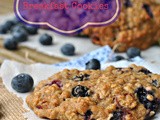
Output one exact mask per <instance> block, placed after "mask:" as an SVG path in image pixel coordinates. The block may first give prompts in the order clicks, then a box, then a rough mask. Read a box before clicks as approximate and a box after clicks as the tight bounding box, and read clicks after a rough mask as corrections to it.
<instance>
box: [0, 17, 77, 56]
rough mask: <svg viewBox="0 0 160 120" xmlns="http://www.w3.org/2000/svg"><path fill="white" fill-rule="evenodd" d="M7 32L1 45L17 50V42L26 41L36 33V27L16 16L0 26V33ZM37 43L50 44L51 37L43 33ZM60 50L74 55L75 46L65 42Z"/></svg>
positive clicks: (67, 54)
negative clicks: (8, 35)
mask: <svg viewBox="0 0 160 120" xmlns="http://www.w3.org/2000/svg"><path fill="white" fill-rule="evenodd" d="M7 33H10V34H11V37H8V38H6V39H5V40H4V43H3V46H4V47H5V48H6V49H8V50H17V49H18V43H21V42H25V41H27V40H28V37H29V35H36V34H37V33H38V28H37V27H35V26H29V25H24V24H23V23H21V22H20V21H19V20H18V19H17V18H14V19H13V20H8V21H6V22H5V23H4V24H3V25H1V26H0V34H7ZM39 43H40V44H41V45H45V46H49V45H52V44H53V37H52V36H51V35H49V34H46V33H44V34H42V35H41V36H40V37H39ZM60 51H61V53H62V54H64V55H66V56H73V55H75V46H74V45H73V44H71V43H66V44H64V45H63V46H62V47H61V49H60Z"/></svg>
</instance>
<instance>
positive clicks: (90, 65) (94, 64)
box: [86, 59, 101, 70]
mask: <svg viewBox="0 0 160 120" xmlns="http://www.w3.org/2000/svg"><path fill="white" fill-rule="evenodd" d="M100 68H101V64H100V62H99V60H97V59H91V60H90V61H88V62H87V63H86V69H92V70H98V69H100Z"/></svg>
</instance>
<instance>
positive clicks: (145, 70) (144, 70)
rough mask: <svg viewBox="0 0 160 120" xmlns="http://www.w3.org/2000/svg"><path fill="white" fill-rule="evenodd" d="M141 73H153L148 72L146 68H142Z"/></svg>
mask: <svg viewBox="0 0 160 120" xmlns="http://www.w3.org/2000/svg"><path fill="white" fill-rule="evenodd" d="M139 72H143V73H144V74H146V75H148V74H150V73H152V72H151V71H149V70H147V69H146V68H142V69H141V70H140V71H139Z"/></svg>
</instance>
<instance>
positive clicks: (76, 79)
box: [73, 74, 90, 81]
mask: <svg viewBox="0 0 160 120" xmlns="http://www.w3.org/2000/svg"><path fill="white" fill-rule="evenodd" d="M89 77H90V75H88V74H84V75H82V74H80V75H76V76H74V77H73V80H74V81H84V80H88V79H89Z"/></svg>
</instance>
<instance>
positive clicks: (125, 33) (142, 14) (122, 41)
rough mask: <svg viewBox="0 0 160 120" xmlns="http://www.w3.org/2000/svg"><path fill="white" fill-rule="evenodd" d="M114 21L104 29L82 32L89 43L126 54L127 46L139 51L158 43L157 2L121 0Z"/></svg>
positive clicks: (159, 7) (159, 18)
mask: <svg viewBox="0 0 160 120" xmlns="http://www.w3.org/2000/svg"><path fill="white" fill-rule="evenodd" d="M121 4H122V10H121V13H120V16H119V18H118V20H117V21H116V22H115V23H113V24H111V25H109V26H106V27H94V28H93V27H92V28H88V29H85V30H84V31H83V34H85V35H89V36H90V37H91V38H92V41H93V43H95V44H99V45H109V46H110V47H116V48H117V49H116V50H117V51H119V52H123V51H126V50H127V49H128V48H129V47H137V48H140V49H142V50H144V49H147V48H149V47H150V46H152V45H154V44H157V43H158V41H159V40H160V3H158V2H157V1H156V0H121Z"/></svg>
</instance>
